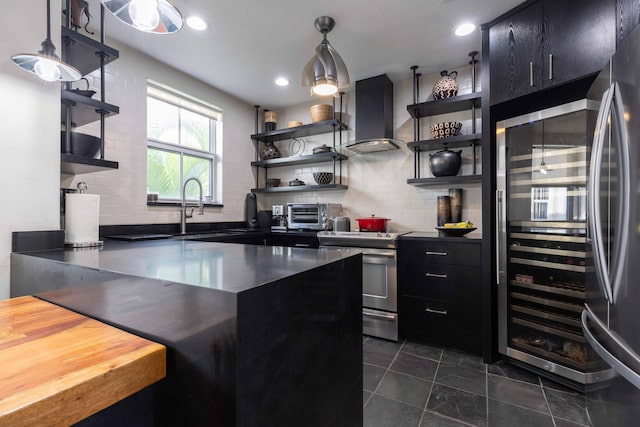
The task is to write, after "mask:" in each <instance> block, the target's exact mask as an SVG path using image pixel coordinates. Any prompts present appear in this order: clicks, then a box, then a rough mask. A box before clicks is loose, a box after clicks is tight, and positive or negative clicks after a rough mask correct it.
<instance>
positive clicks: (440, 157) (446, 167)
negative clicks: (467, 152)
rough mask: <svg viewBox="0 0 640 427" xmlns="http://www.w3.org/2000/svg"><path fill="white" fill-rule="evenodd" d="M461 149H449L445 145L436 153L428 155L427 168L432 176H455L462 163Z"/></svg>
mask: <svg viewBox="0 0 640 427" xmlns="http://www.w3.org/2000/svg"><path fill="white" fill-rule="evenodd" d="M461 153H462V150H459V151H451V150H449V149H448V148H446V147H445V149H444V150H441V151H438V152H437V153H436V154H430V155H429V157H430V158H429V169H431V173H432V174H433V176H455V175H457V174H458V172H459V171H460V166H461V165H462V157H461V156H460V154H461Z"/></svg>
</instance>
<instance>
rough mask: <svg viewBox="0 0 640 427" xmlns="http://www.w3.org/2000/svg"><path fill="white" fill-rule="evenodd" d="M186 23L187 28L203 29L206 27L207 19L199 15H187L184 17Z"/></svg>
mask: <svg viewBox="0 0 640 427" xmlns="http://www.w3.org/2000/svg"><path fill="white" fill-rule="evenodd" d="M186 22H187V25H188V26H189V28H192V29H194V30H196V31H204V30H206V29H207V27H208V25H207V21H205V20H204V19H202V18H200V17H199V16H195V15H192V16H189V17H188V18H187V19H186Z"/></svg>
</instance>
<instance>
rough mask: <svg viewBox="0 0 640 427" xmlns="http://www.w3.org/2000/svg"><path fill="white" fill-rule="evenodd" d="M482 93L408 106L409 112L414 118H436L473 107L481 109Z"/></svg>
mask: <svg viewBox="0 0 640 427" xmlns="http://www.w3.org/2000/svg"><path fill="white" fill-rule="evenodd" d="M481 98H482V92H473V93H468V94H466V95H459V96H453V97H451V98H445V99H437V100H434V101H427V102H422V103H420V104H412V105H407V111H408V112H409V114H411V117H413V118H416V119H417V118H420V117H427V116H436V115H438V114H448V113H455V112H458V111H465V110H468V109H470V108H471V107H474V106H475V107H480V105H481Z"/></svg>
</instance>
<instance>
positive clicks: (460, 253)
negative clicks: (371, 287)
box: [398, 233, 483, 354]
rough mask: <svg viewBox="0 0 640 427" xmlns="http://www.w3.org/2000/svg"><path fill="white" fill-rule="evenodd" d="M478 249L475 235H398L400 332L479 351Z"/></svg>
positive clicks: (431, 341) (479, 268)
mask: <svg viewBox="0 0 640 427" xmlns="http://www.w3.org/2000/svg"><path fill="white" fill-rule="evenodd" d="M412 234H416V233H412ZM416 235H418V236H419V234H416ZM480 251H481V240H479V239H478V240H475V239H467V238H450V239H446V240H445V239H441V238H435V237H433V238H428V237H425V238H421V237H412V235H411V234H409V235H406V236H403V237H402V238H401V239H400V242H399V245H398V292H399V295H400V297H399V308H398V319H399V328H400V335H401V336H403V337H404V338H408V339H413V340H418V341H424V342H427V343H433V344H437V345H444V346H447V347H453V348H458V349H461V350H465V351H470V352H473V353H477V354H480V353H481V351H482V344H483V343H482V306H481V304H480V299H481V273H482V271H481V267H480Z"/></svg>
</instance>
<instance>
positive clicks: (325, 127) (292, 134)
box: [251, 119, 348, 142]
mask: <svg viewBox="0 0 640 427" xmlns="http://www.w3.org/2000/svg"><path fill="white" fill-rule="evenodd" d="M334 128H335V130H337V131H341V130H346V129H348V128H347V125H345V124H344V123H342V122H341V121H340V120H336V119H333V120H325V121H322V122H318V123H311V124H308V125H302V126H296V127H293V128H286V129H276V130H273V131H269V132H262V133H256V134H253V135H251V138H252V139H253V140H255V141H261V142H273V141H282V140H285V139H291V138H302V137H305V136H312V135H320V134H323V133H329V132H332V131H333V130H334Z"/></svg>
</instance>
